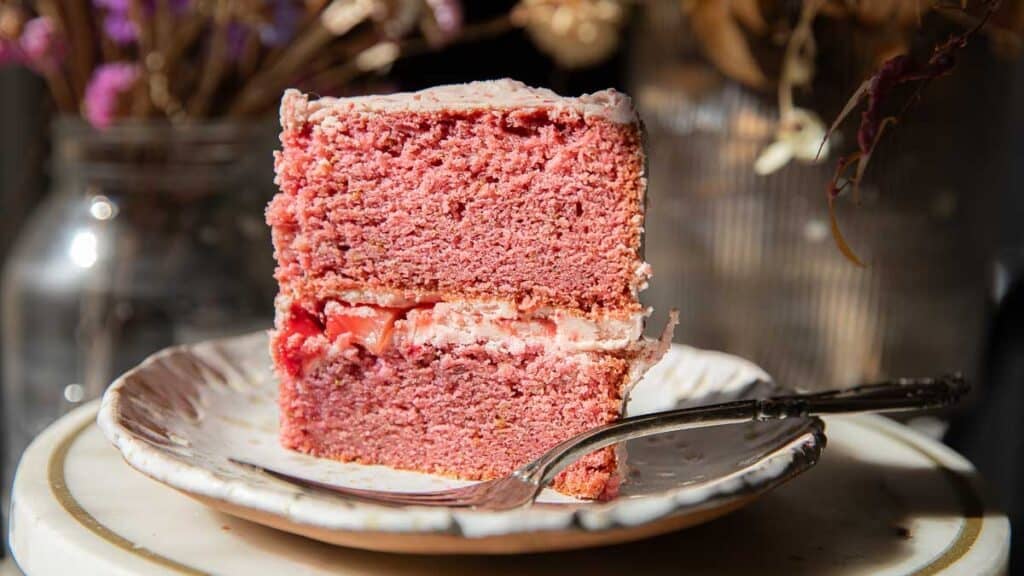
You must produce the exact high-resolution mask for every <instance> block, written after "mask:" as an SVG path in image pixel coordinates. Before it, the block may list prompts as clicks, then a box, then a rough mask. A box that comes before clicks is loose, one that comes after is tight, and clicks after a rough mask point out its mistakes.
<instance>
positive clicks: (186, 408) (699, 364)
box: [98, 332, 825, 553]
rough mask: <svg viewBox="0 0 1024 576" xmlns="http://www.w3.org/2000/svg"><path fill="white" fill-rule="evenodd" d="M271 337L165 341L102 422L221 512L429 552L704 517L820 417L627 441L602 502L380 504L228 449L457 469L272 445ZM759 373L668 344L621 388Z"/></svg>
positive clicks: (776, 464) (415, 481)
mask: <svg viewBox="0 0 1024 576" xmlns="http://www.w3.org/2000/svg"><path fill="white" fill-rule="evenodd" d="M267 350H268V345H267V336H266V334H265V333H262V332H261V333H257V334H251V335H248V336H243V337H239V338H233V339H225V340H215V341H210V342H204V343H200V344H195V345H190V346H182V347H176V348H170V349H167V350H164V351H162V352H160V353H158V354H156V355H154V356H152V357H150V358H149V359H147V360H146V361H145V362H143V363H142V364H141V365H139V366H138V367H136V368H134V369H133V370H131V371H129V372H128V373H126V374H125V375H124V376H122V377H121V378H119V379H118V380H117V381H116V382H115V383H114V384H113V385H112V386H111V387H110V388H109V389H108V390H107V393H106V394H105V396H104V398H103V404H102V407H101V409H100V412H99V416H98V422H99V425H100V428H102V430H103V432H104V434H105V435H106V436H107V438H108V439H109V440H110V441H111V442H113V443H114V445H115V446H117V448H118V449H119V450H120V451H121V453H122V455H123V456H124V458H125V460H126V461H127V462H128V463H129V464H130V465H131V466H133V467H134V468H136V469H137V470H139V471H141V472H142V473H144V474H146V475H148V476H150V477H152V478H155V479H156V480H159V481H160V482H163V483H165V484H167V485H169V486H171V487H173V488H176V489H178V490H180V491H182V492H184V493H186V494H188V495H190V496H193V497H195V498H197V499H199V500H201V501H202V502H204V503H206V504H208V505H210V506H212V507H214V508H217V509H219V510H221V511H224V512H227V513H229V514H233V515H236V516H240V517H242V518H246V519H249V520H252V521H255V522H259V523H261V524H265V525H269V526H273V527H275V528H279V529H281V530H286V531H288V532H293V533H297V534H302V535H305V536H308V537H311V538H315V539H317V540H322V541H325V542H330V543H334V544H339V545H344V546H351V547H356V548H366V549H373V550H387V551H392V552H430V553H520V552H538V551H545V550H565V549H571V548H582V547H587V546H596V545H604V544H611V543H617V542H625V541H629V540H636V539H639V538H644V537H647V536H652V535H655V534H660V533H663V532H667V531H670V530H675V529H679V528H682V527H686V526H691V525H694V524H697V523H701V522H705V521H707V520H710V519H712V518H715V517H718V516H721V515H722V514H725V513H727V512H729V511H731V510H734V509H736V508H738V507H740V506H742V505H744V504H746V503H748V502H750V501H751V500H753V499H754V498H755V497H757V496H758V495H759V494H762V493H764V492H765V491H767V490H770V489H771V488H773V487H775V486H777V485H779V484H781V483H782V482H784V481H786V480H788V479H790V478H792V477H794V476H795V475H797V474H799V473H801V472H803V471H805V470H807V469H808V468H810V467H811V466H812V465H813V464H814V463H815V462H816V461H817V459H818V456H819V455H820V452H821V450H822V448H823V447H824V443H825V441H824V435H823V432H822V424H821V422H820V421H819V420H817V419H813V418H810V419H796V420H786V421H782V422H766V423H756V424H755V423H751V424H748V425H739V426H730V427H721V428H710V429H704V430H696V431H687V432H681V433H674V434H665V435H661V436H655V437H651V438H644V439H640V440H634V441H630V442H627V444H626V452H627V454H628V456H627V460H626V477H625V481H624V483H623V485H622V488H621V491H620V495H619V496H618V497H617V498H616V499H615V500H613V501H611V502H606V503H596V502H585V501H579V500H574V499H571V498H568V497H565V496H562V495H560V494H557V493H555V492H552V491H545V493H544V494H543V495H542V496H541V498H540V499H539V500H538V503H537V504H535V505H533V506H530V507H528V508H524V509H519V510H514V511H507V512H484V511H478V510H468V509H448V508H426V507H387V506H379V505H374V504H368V503H365V502H360V501H355V500H349V499H345V498H344V497H341V496H333V495H323V494H321V493H319V492H318V493H313V492H309V491H306V490H304V489H302V488H300V487H297V486H294V485H292V484H290V483H286V482H282V481H279V480H277V479H275V478H273V477H270V476H268V475H266V474H264V473H262V472H260V471H258V470H256V469H254V468H250V467H246V466H241V465H238V464H235V463H233V462H232V461H231V460H232V459H238V460H243V461H248V462H252V463H254V464H259V465H263V466H266V467H267V468H272V469H278V470H285V471H288V472H289V473H290V474H292V475H294V476H299V477H306V478H310V479H314V480H319V481H322V482H329V483H334V484H339V485H346V486H355V487H361V488H372V489H375V490H395V491H409V490H430V489H440V488H446V487H452V486H458V485H462V484H464V482H459V481H455V480H450V479H446V478H440V477H435V476H430V475H426V474H418V473H413V472H403V471H398V470H392V469H390V468H386V467H381V466H364V465H359V464H345V463H339V462H333V461H330V460H322V459H317V458H313V457H309V456H306V455H303V454H299V453H295V452H291V451H288V450H285V449H283V448H281V447H280V445H279V444H278V443H277V405H276V388H277V382H276V380H275V378H274V376H273V374H272V372H271V370H270V359H269V355H268V352H267ZM758 380H767V375H765V374H764V372H762V371H761V370H760V369H759V368H758V367H756V366H754V365H753V364H751V363H749V362H747V361H745V360H742V359H739V358H736V357H734V356H729V355H726V354H721V353H716V352H708V351H702V350H696V349H693V348H687V347H682V346H673V348H672V349H671V351H670V352H669V353H668V354H667V355H666V357H665V359H664V360H662V361H661V362H660V363H659V364H658V365H657V366H655V367H654V368H653V369H652V370H651V371H650V372H649V373H648V374H647V375H646V376H645V378H644V379H643V381H641V382H640V383H639V384H637V386H636V387H635V388H634V389H633V391H632V394H631V395H630V398H629V401H628V403H627V413H628V414H629V415H637V414H643V413H648V412H654V411H658V410H665V409H669V408H674V407H678V406H683V405H688V404H696V403H702V402H707V401H711V400H715V401H719V400H724V399H735V398H740V397H744V396H749V395H752V394H755V393H763V390H762V391H758V390H754V389H753V388H754V385H753V384H752V383H754V382H756V381H758Z"/></svg>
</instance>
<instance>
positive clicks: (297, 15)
mask: <svg viewBox="0 0 1024 576" xmlns="http://www.w3.org/2000/svg"><path fill="white" fill-rule="evenodd" d="M271 2H272V4H273V6H271V15H270V21H269V22H268V23H266V24H264V25H263V26H261V27H260V41H261V42H262V43H263V44H264V45H266V46H283V45H285V44H287V43H288V42H289V41H290V40H291V39H292V38H293V37H294V36H295V30H296V29H297V28H298V26H299V20H300V19H301V17H302V14H301V12H300V11H299V7H298V6H297V5H296V4H295V2H293V1H292V0H271Z"/></svg>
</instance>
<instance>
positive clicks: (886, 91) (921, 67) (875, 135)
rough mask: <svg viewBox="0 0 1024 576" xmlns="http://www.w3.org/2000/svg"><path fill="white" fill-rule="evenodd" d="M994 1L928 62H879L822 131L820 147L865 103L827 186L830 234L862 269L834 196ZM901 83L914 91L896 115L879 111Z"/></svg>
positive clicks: (851, 181) (944, 69) (856, 178)
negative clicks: (851, 145)
mask: <svg viewBox="0 0 1024 576" xmlns="http://www.w3.org/2000/svg"><path fill="white" fill-rule="evenodd" d="M999 2H1000V0H987V1H986V2H984V7H985V8H984V9H985V12H984V15H983V16H982V18H981V19H980V20H979V21H978V22H977V24H975V25H974V26H973V27H971V28H970V29H969V30H967V31H965V32H962V33H960V34H954V35H952V36H950V38H949V39H948V40H947V41H946V42H944V43H942V44H940V45H938V46H936V47H935V48H934V49H933V50H932V53H931V55H930V56H929V57H928V59H927V60H924V61H921V60H918V59H915V58H913V57H911V56H910V55H908V54H901V55H898V56H894V57H892V58H889V59H888V60H886V61H885V62H883V63H882V66H881V67H879V68H878V70H877V71H875V73H874V74H872V75H871V77H870V78H868V79H867V80H865V81H864V82H863V83H862V84H861V85H860V87H858V88H857V90H856V91H855V92H854V93H853V96H851V97H850V99H849V100H848V101H847V103H846V106H844V107H843V109H842V111H841V112H839V116H837V117H836V119H835V121H834V122H833V123H832V126H831V127H829V129H828V131H827V132H826V133H825V136H824V138H823V139H822V143H821V146H822V147H824V146H825V143H826V142H827V141H828V138H829V136H831V135H832V133H833V132H835V130H836V129H837V128H838V127H839V125H840V124H842V122H843V120H845V119H846V118H847V117H848V116H849V115H850V114H851V113H853V111H854V110H855V109H856V108H857V106H859V105H860V104H861V103H862V102H865V106H864V111H863V112H861V116H860V125H859V126H858V128H857V150H855V151H854V152H851V153H850V154H847V155H845V156H843V157H842V158H840V159H839V162H838V163H837V165H836V171H835V174H834V175H833V177H832V180H831V181H829V184H828V188H827V195H828V207H829V216H830V219H831V224H832V236H833V238H834V239H835V241H836V245H837V246H838V247H839V250H840V251H841V252H842V253H843V255H844V256H846V257H847V258H848V259H849V260H850V261H851V262H853V263H854V264H856V265H857V266H861V267H863V266H864V263H863V262H861V260H860V259H859V258H858V257H857V255H856V254H855V253H854V252H853V249H852V248H850V245H849V244H848V243H847V242H846V239H845V238H844V237H843V235H842V232H841V231H840V230H839V223H838V220H837V219H836V213H835V202H836V200H837V199H838V197H839V195H840V194H841V193H842V192H843V191H844V190H845V189H846V188H848V187H850V188H852V189H853V191H854V194H855V195H856V193H857V191H858V189H859V187H860V182H861V180H862V179H863V177H864V172H865V171H866V170H867V167H868V163H869V162H870V161H871V155H872V154H873V153H874V151H875V147H876V146H877V145H878V142H879V140H881V138H882V134H883V133H884V132H885V129H886V128H887V127H888V126H890V125H891V124H895V123H896V122H898V121H899V119H900V118H901V117H902V116H903V114H905V113H906V112H907V110H908V109H909V108H910V106H911V105H912V104H913V103H914V102H916V101H917V100H918V99H919V98H920V94H921V90H923V89H924V87H925V86H927V84H928V83H929V82H931V81H932V80H934V79H936V78H941V77H943V76H946V75H947V74H949V73H950V72H951V71H952V69H953V66H954V65H955V63H956V52H957V51H959V50H960V49H962V48H964V47H965V46H967V41H968V39H970V37H971V36H973V35H974V34H975V33H977V32H978V31H979V30H981V28H982V27H983V26H984V25H985V23H986V22H987V21H988V19H989V18H990V17H991V16H992V14H994V13H995V11H996V9H998V7H999ZM902 84H916V85H917V86H916V90H915V91H914V93H913V94H912V95H911V96H910V97H909V98H908V99H907V100H906V101H905V102H904V103H903V105H902V106H901V107H900V110H899V112H898V113H897V114H896V115H892V116H886V115H884V114H883V112H882V106H883V105H884V104H885V103H886V102H887V101H888V100H889V99H890V98H891V96H892V91H893V89H894V88H896V87H897V86H899V85H902ZM850 167H853V175H852V176H848V175H847V173H848V172H849V170H850Z"/></svg>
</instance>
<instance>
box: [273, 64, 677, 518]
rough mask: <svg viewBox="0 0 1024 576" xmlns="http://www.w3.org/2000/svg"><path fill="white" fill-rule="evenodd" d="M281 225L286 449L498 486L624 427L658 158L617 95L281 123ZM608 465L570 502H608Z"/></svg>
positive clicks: (329, 109)
mask: <svg viewBox="0 0 1024 576" xmlns="http://www.w3.org/2000/svg"><path fill="white" fill-rule="evenodd" d="M281 125H282V128H283V131H282V134H281V143H282V150H281V151H280V152H279V153H278V154H277V156H276V162H275V166H276V169H277V184H278V185H279V187H280V193H279V194H277V196H275V198H274V199H273V201H272V202H271V204H270V206H269V207H268V209H267V220H268V222H269V224H270V225H271V226H272V228H273V237H274V246H275V248H276V258H277V262H278V267H277V272H276V277H277V280H278V282H279V283H280V293H279V295H278V297H277V301H276V308H277V319H276V329H275V331H274V333H273V338H272V353H273V357H274V362H275V366H276V369H277V372H278V375H279V377H280V380H281V387H280V408H281V441H282V443H283V444H284V445H285V446H286V447H288V448H292V449H295V450H299V451H302V452H306V453H309V454H314V455H317V456H323V457H328V458H335V459H338V460H344V461H357V462H361V463H366V464H383V465H387V466H392V467H397V468H403V469H409V470H418V471H424V472H430V473H435V474H443V475H447V476H453V477H458V478H465V479H474V480H475V479H488V478H494V477H497V476H502V475H505V474H508V473H509V472H511V471H512V470H514V469H515V468H517V467H518V466H521V465H522V464H524V463H526V462H528V461H530V460H532V459H533V458H535V457H536V456H538V455H539V454H541V453H543V452H544V451H546V450H547V449H549V448H551V447H552V446H553V445H555V444H557V443H558V442H561V441H562V440H565V439H566V438H568V437H571V436H573V435H575V434H577V433H579V432H582V431H584V430H587V429H588V428H592V427H594V426H598V425H601V424H605V423H608V422H612V421H615V420H616V419H618V418H620V415H621V411H622V405H623V399H624V398H625V395H626V393H627V392H628V389H629V386H630V385H631V384H632V383H634V382H635V381H636V379H637V378H638V377H639V375H640V374H641V373H642V371H643V369H644V368H645V367H646V366H647V365H649V364H650V362H652V361H653V360H654V357H655V356H657V354H658V353H659V351H661V350H663V348H664V346H661V345H657V344H655V343H652V342H650V341H646V340H644V339H642V338H641V331H642V328H643V319H644V317H645V312H646V311H645V310H643V309H642V308H641V306H640V304H639V302H638V300H637V292H638V291H639V290H640V289H642V288H643V287H644V285H645V283H646V281H647V278H648V276H649V272H648V270H649V268H648V266H647V265H646V264H645V263H644V262H643V261H642V259H641V258H640V255H639V249H640V242H641V233H642V226H643V196H644V188H645V180H644V176H643V153H642V149H641V145H640V133H639V128H638V123H637V120H636V116H635V113H634V112H633V109H632V107H631V104H630V102H629V100H628V98H626V97H625V96H623V95H622V94H619V93H617V92H615V91H612V90H608V91H604V92H599V93H596V94H592V95H589V96H583V97H580V98H562V97H559V96H557V95H556V94H554V93H552V92H550V91H547V90H539V89H532V88H527V87H526V86H524V85H523V84H521V83H518V82H513V81H511V80H499V81H493V82H477V83H472V84H465V85H457V86H443V87H438V88H433V89H430V90H425V91H422V92H416V93H411V94H396V95H390V96H374V97H360V98H349V99H328V98H322V99H320V100H315V101H310V100H309V99H308V97H307V96H305V95H303V94H300V93H299V92H296V91H294V90H292V91H288V92H287V93H286V94H285V96H284V100H283V101H282V104H281ZM618 458H619V456H618V455H617V454H616V452H615V451H614V450H612V449H605V450H602V451H599V452H596V453H593V454H590V455H589V456H587V457H586V458H584V459H582V460H580V461H579V462H577V463H576V464H574V465H573V466H571V467H570V468H568V469H566V470H565V471H564V472H562V473H561V474H560V475H559V476H558V477H557V478H556V479H555V485H554V487H555V488H556V489H558V490H560V491H562V492H565V493H567V494H572V495H576V496H582V497H588V498H595V497H610V496H612V495H614V493H615V490H616V486H617V482H618V480H617V478H618V476H617V470H618V469H619V463H618Z"/></svg>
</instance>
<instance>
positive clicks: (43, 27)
mask: <svg viewBox="0 0 1024 576" xmlns="http://www.w3.org/2000/svg"><path fill="white" fill-rule="evenodd" d="M19 45H20V47H21V53H22V55H23V57H24V62H25V64H27V65H28V66H29V67H30V68H32V69H33V70H36V71H37V72H51V71H53V70H55V69H56V68H57V67H58V66H59V65H60V62H61V60H63V59H64V56H65V55H66V54H67V46H66V45H65V43H64V38H63V37H62V36H61V35H60V33H59V32H58V31H57V27H56V26H55V25H54V23H53V21H52V20H50V19H49V18H47V17H45V16H41V17H39V18H33V19H32V20H29V21H28V22H26V23H25V28H24V29H23V30H22V31H21V39H20V40H19Z"/></svg>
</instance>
